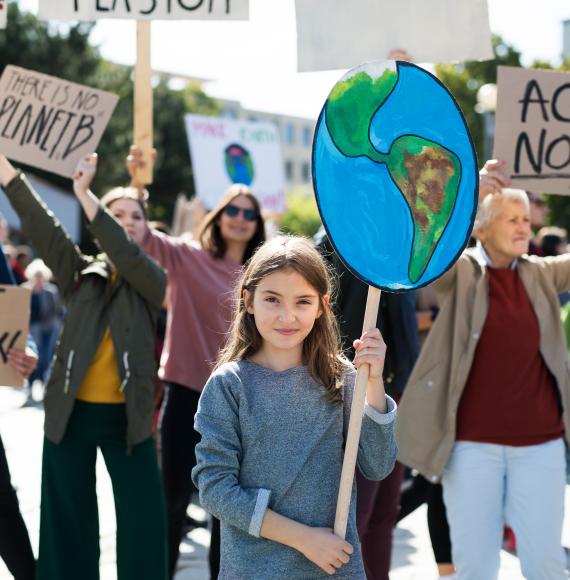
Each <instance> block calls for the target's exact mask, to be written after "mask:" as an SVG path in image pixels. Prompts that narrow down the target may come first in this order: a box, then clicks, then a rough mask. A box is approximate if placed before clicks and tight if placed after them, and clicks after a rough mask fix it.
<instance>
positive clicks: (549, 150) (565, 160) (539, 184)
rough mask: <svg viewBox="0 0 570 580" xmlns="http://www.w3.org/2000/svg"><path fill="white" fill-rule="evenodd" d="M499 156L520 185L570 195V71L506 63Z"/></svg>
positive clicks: (499, 78) (500, 85)
mask: <svg viewBox="0 0 570 580" xmlns="http://www.w3.org/2000/svg"><path fill="white" fill-rule="evenodd" d="M497 86H498V100H497V118H496V128H495V148H494V153H493V156H494V157H495V158H496V159H501V160H504V161H505V162H506V167H505V171H506V172H507V176H508V177H509V178H510V179H511V180H512V182H513V186H514V187H519V188H521V189H527V190H530V191H536V192H545V193H559V194H564V195H570V74H569V73H560V72H552V71H544V70H535V69H523V68H515V67H507V66H500V67H499V68H498V76H497Z"/></svg>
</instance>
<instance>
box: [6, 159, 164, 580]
mask: <svg viewBox="0 0 570 580" xmlns="http://www.w3.org/2000/svg"><path fill="white" fill-rule="evenodd" d="M95 167H96V156H95V155H91V156H88V157H86V158H84V159H83V160H82V161H81V163H80V165H79V166H78V170H77V171H76V173H75V175H74V182H73V189H74V192H75V195H76V196H77V198H78V200H79V202H80V203H81V205H82V207H83V210H84V213H85V215H86V217H87V219H88V221H89V229H90V231H91V232H92V234H93V235H94V237H95V238H96V240H97V242H98V244H99V245H100V247H101V248H102V250H103V251H104V252H105V254H101V255H99V256H96V257H91V256H86V255H83V254H81V253H80V252H79V250H78V248H77V247H76V246H75V245H74V244H73V242H72V241H71V239H70V238H69V237H68V236H67V234H66V232H65V231H64V230H63V228H62V226H61V224H60V223H59V222H57V221H56V220H55V218H54V216H53V214H52V213H51V212H50V211H49V210H48V208H47V207H46V205H45V204H44V203H43V202H42V200H41V199H40V198H39V196H38V195H37V194H36V193H35V192H34V191H33V189H32V188H31V186H30V184H29V182H28V181H27V179H26V178H25V176H24V175H23V174H21V173H17V172H16V171H15V170H14V168H13V167H12V166H11V164H10V163H9V162H8V160H7V159H6V158H5V157H4V156H2V155H0V185H2V187H3V188H4V189H5V191H6V194H7V196H8V199H9V201H10V202H11V204H12V206H13V208H14V209H15V210H16V212H17V213H18V215H19V217H20V220H21V222H22V230H23V232H24V233H25V234H26V235H27V236H29V237H30V239H31V240H32V243H33V245H34V247H35V249H36V252H37V253H38V255H39V256H40V257H41V258H42V259H43V260H44V261H45V262H46V264H47V265H48V266H49V267H50V268H51V270H52V271H53V272H54V276H55V279H56V280H57V281H58V283H59V286H60V289H61V292H62V295H63V297H64V300H65V301H66V304H67V307H68V312H67V317H66V320H65V325H64V328H63V330H62V334H61V338H60V341H59V344H58V349H57V353H56V358H55V362H54V365H53V368H52V372H51V376H50V379H49V382H48V384H47V387H46V394H45V399H44V404H45V439H44V449H43V468H42V501H41V523H40V553H39V561H38V571H37V579H38V580H54V579H57V580H76V579H77V577H78V574H79V575H80V576H81V577H82V578H86V579H96V578H99V520H98V514H97V496H96V491H95V483H96V482H95V463H96V458H97V449H98V448H99V449H100V450H101V452H102V455H103V458H104V460H105V463H106V466H107V469H108V471H109V475H110V476H111V481H112V483H113V492H114V498H115V507H116V516H117V577H118V580H131V579H132V580H135V579H136V580H140V579H141V578H152V579H153V580H154V579H156V580H161V579H165V578H166V521H165V519H166V518H165V511H164V500H163V492H162V485H161V482H160V474H159V471H158V464H157V458H156V450H155V445H154V442H153V440H152V437H151V422H152V413H153V396H154V383H153V370H154V362H153V348H154V333H155V323H156V318H157V316H158V312H159V310H160V306H161V304H162V301H163V299H164V293H165V287H166V277H165V274H164V272H163V271H162V269H161V268H160V267H159V266H158V265H157V264H156V263H155V262H154V261H153V260H151V259H149V258H148V257H147V256H146V255H145V254H144V253H143V252H142V251H141V250H140V248H139V247H138V245H137V244H135V243H134V242H133V241H132V239H131V238H133V237H136V235H137V232H140V231H141V230H144V227H145V225H144V224H145V209H144V207H143V204H142V203H141V201H140V199H139V198H138V196H137V194H136V193H135V192H132V191H129V190H126V191H125V190H123V189H119V190H113V191H111V192H109V194H107V196H105V197H104V198H103V200H102V201H101V202H99V200H98V199H97V198H96V197H95V196H94V195H93V194H92V193H91V192H90V191H89V186H90V184H91V181H92V179H93V176H94V173H95Z"/></svg>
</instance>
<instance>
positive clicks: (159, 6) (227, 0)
mask: <svg viewBox="0 0 570 580" xmlns="http://www.w3.org/2000/svg"><path fill="white" fill-rule="evenodd" d="M39 8H40V9H39V16H40V18H42V19H44V20H98V19H100V18H128V19H132V20H248V18H249V0H192V1H189V0H119V1H117V0H40V6H39Z"/></svg>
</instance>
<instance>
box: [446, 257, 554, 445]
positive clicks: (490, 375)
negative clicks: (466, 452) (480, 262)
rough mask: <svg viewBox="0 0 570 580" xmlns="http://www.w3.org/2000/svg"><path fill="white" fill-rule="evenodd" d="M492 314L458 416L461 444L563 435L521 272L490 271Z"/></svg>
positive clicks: (513, 442) (536, 440)
mask: <svg viewBox="0 0 570 580" xmlns="http://www.w3.org/2000/svg"><path fill="white" fill-rule="evenodd" d="M488 273H489V313H488V315H487V319H486V321H485V325H484V327H483V331H482V333H481V337H480V339H479V344H478V345H477V350H476V351H475V357H474V359H473V365H472V367H471V371H470V373H469V377H468V378H467V384H466V385H465V389H464V391H463V395H462V397H461V401H460V404H459V409H458V413H457V434H456V438H457V440H462V441H479V442H484V443H497V444H500V445H515V446H521V445H537V444H539V443H544V442H546V441H550V440H552V439H557V438H559V437H561V436H562V434H563V432H564V426H563V423H562V418H561V408H560V404H559V399H558V391H557V389H556V384H555V381H554V378H553V376H552V375H551V373H550V371H549V370H548V368H547V367H546V364H545V363H544V360H543V359H542V355H541V354H540V350H539V345H540V328H539V325H538V320H537V318H536V315H535V313H534V310H533V308H532V305H531V303H530V301H529V299H528V295H527V293H526V290H525V288H524V286H523V283H522V282H521V279H520V278H519V275H518V272H517V270H516V268H515V269H514V270H510V269H495V268H488Z"/></svg>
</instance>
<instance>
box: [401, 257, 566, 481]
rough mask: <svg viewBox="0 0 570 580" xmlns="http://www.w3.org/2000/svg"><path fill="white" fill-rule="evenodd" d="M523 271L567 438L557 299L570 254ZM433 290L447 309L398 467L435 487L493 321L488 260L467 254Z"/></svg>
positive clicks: (408, 418)
mask: <svg viewBox="0 0 570 580" xmlns="http://www.w3.org/2000/svg"><path fill="white" fill-rule="evenodd" d="M517 268H518V271H519V275H520V277H521V280H522V282H523V284H524V286H525V288H526V291H527V293H528V297H529V299H530V302H531V304H532V306H533V308H534V311H535V313H536V316H537V318H538V323H539V327H540V352H541V354H542V357H543V359H544V362H545V363H546V366H547V367H548V368H549V369H550V372H551V373H552V375H553V376H554V378H555V379H556V383H557V386H558V389H559V391H560V399H561V402H562V406H563V409H564V411H563V419H564V426H565V429H566V438H567V439H568V435H569V434H570V429H569V428H570V405H569V403H570V374H569V371H568V355H567V349H566V339H565V337H564V332H563V329H562V324H561V321H560V306H559V301H558V294H559V293H561V292H564V291H567V290H569V289H570V255H569V254H566V255H564V256H558V257H556V258H538V257H536V256H523V257H521V258H519V261H518V265H517ZM434 287H435V289H436V291H437V294H438V299H439V304H440V307H441V309H440V312H439V315H438V317H437V319H436V320H435V322H434V325H433V327H432V329H431V331H430V334H429V336H428V338H427V340H426V343H425V344H424V347H423V349H422V352H421V355H420V358H419V359H418V362H417V363H416V366H415V368H414V370H413V372H412V374H411V376H410V379H409V381H408V384H407V386H406V389H405V391H404V395H403V397H402V400H401V402H400V407H399V409H398V419H397V425H396V433H397V440H398V447H399V449H400V455H399V457H398V459H399V461H401V462H402V463H404V464H406V465H409V466H410V467H413V468H415V469H417V470H418V471H419V472H420V473H422V474H423V475H424V476H426V477H428V478H429V479H430V480H432V481H437V480H438V479H439V478H440V477H441V475H442V473H443V470H444V468H445V465H446V463H447V461H448V459H449V456H450V453H451V450H452V448H453V444H454V442H455V423H456V416H457V408H458V405H459V401H460V399H461V395H462V393H463V388H464V387H465V383H466V382H467V378H468V375H469V371H470V369H471V365H472V363H473V357H474V355H475V349H476V348H477V341H478V340H479V337H480V336H481V331H482V329H483V325H484V323H485V319H486V317H487V311H488V306H489V304H488V302H489V293H488V279H487V266H486V263H485V261H484V258H483V256H482V255H481V254H480V253H479V251H477V250H473V249H470V250H466V251H465V252H464V253H463V255H462V256H461V257H460V258H459V260H458V261H457V263H456V264H455V265H454V266H453V267H452V268H451V269H450V270H449V272H447V273H446V274H445V275H444V276H442V277H441V278H440V279H439V280H438V281H437V282H436V283H435V284H434ZM521 340H524V337H521ZM492 404H493V402H492V401H489V405H492Z"/></svg>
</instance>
